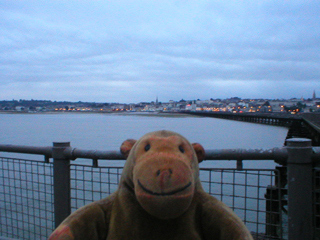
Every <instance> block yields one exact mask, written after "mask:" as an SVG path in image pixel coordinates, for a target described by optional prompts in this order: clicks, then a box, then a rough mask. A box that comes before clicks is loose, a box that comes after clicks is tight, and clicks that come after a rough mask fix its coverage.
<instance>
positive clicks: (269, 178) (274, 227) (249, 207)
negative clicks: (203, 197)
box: [200, 169, 287, 239]
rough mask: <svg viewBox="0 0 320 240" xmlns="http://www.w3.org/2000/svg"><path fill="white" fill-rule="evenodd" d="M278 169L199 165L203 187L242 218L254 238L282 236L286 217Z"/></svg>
mask: <svg viewBox="0 0 320 240" xmlns="http://www.w3.org/2000/svg"><path fill="white" fill-rule="evenodd" d="M279 174H280V172H279V171H278V170H274V169H272V170H265V169H264V170H257V169H251V170H250V169H249V170H241V171H238V170H236V169H201V170H200V178H201V180H202V185H203V187H204V190H205V191H207V192H208V193H209V194H211V195H212V196H215V197H216V198H218V199H219V200H221V201H222V202H224V203H225V204H227V205H228V206H229V207H231V208H232V209H233V210H234V212H235V213H236V214H237V215H238V216H239V217H240V218H241V219H242V220H243V221H244V223H245V224H246V226H247V227H248V228H249V230H250V231H251V232H252V233H253V235H254V237H255V238H257V239H285V238H286V235H287V219H286V214H284V212H285V208H284V206H285V205H286V201H285V194H286V191H285V189H282V185H281V183H280V178H279V177H276V176H279Z"/></svg>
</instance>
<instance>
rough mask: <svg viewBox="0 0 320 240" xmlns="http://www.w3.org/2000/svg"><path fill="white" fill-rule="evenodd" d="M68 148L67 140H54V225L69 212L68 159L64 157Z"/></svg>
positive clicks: (57, 224) (56, 225)
mask: <svg viewBox="0 0 320 240" xmlns="http://www.w3.org/2000/svg"><path fill="white" fill-rule="evenodd" d="M67 148H70V143H69V142H54V143H53V149H52V158H53V184H54V187H53V191H54V221H55V227H58V226H59V224H60V223H61V222H62V221H63V220H64V219H65V218H66V217H67V216H68V215H69V214H70V213H71V204H70V159H67V158H66V157H65V154H64V152H65V150H66V149H67Z"/></svg>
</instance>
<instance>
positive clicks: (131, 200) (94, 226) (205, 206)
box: [49, 131, 252, 240]
mask: <svg viewBox="0 0 320 240" xmlns="http://www.w3.org/2000/svg"><path fill="white" fill-rule="evenodd" d="M121 152H122V153H123V154H124V155H125V156H126V157H127V161H126V164H125V166H124V169H123V173H122V176H121V179H120V184H119V188H118V190H117V191H116V192H115V193H113V194H112V195H111V196H109V197H107V198H105V199H102V200H100V201H97V202H94V203H91V204H89V205H87V206H84V207H82V208H80V209H78V210H77V211H75V212H74V213H73V214H71V215H70V216H69V217H68V218H67V219H66V220H65V221H64V222H63V223H62V224H61V225H60V226H59V227H58V228H57V229H56V230H55V232H54V233H53V234H52V235H51V237H50V238H49V239H50V240H55V239H108V240H119V239H130V240H135V239H155V240H156V239H168V240H169V239H190V240H191V239H193V240H194V239H195V240H196V239H221V240H222V239H226V240H228V239H248V240H249V239H252V237H251V235H250V233H249V231H248V230H247V228H246V227H245V225H244V224H243V223H242V221H241V220H240V219H239V218H238V217H237V216H236V215H235V214H234V213H233V212H232V211H231V210H230V208H228V207H227V206H226V205H225V204H224V203H222V202H220V201H218V200H217V199H216V198H214V197H212V196H210V195H209V194H207V193H206V192H204V190H203V189H202V186H201V182H200V180H199V167H198V162H201V161H202V160H203V159H204V157H205V152H204V149H203V147H202V146H201V145H200V144H198V143H197V144H193V145H191V144H190V143H189V142H188V141H187V140H186V139H185V138H184V137H182V136H181V135H179V134H177V133H174V132H169V131H158V132H153V133H149V134H146V135H145V136H143V137H142V138H140V139H139V140H138V141H135V140H132V139H130V140H127V141H125V142H124V143H123V144H122V146H121Z"/></svg>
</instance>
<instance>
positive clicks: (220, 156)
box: [0, 144, 320, 164]
mask: <svg viewBox="0 0 320 240" xmlns="http://www.w3.org/2000/svg"><path fill="white" fill-rule="evenodd" d="M53 148H54V147H49V146H47V147H39V146H25V145H9V144H0V152H14V153H25V154H37V155H44V156H45V157H46V159H48V158H52V157H53V156H52V151H53ZM312 149H313V155H312V159H313V160H314V161H315V162H318V161H320V147H313V148H312ZM205 152H206V155H205V159H204V160H237V161H242V160H274V161H275V162H277V163H279V164H285V163H286V159H287V158H288V152H287V147H282V148H271V149H243V148H235V149H208V150H205ZM63 156H64V157H65V158H66V159H71V160H75V159H77V158H86V159H94V160H98V159H101V160H125V157H124V156H123V155H122V154H121V153H120V151H115V150H114V151H101V150H85V149H79V148H72V147H66V148H65V149H64V151H63Z"/></svg>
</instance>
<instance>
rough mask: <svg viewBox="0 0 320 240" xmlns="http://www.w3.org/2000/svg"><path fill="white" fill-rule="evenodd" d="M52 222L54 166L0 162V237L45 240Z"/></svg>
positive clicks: (9, 161) (9, 160)
mask: <svg viewBox="0 0 320 240" xmlns="http://www.w3.org/2000/svg"><path fill="white" fill-rule="evenodd" d="M53 219H54V210H53V178H52V164H48V163H44V162H39V161H30V160H22V159H12V158H0V220H1V224H0V235H1V236H5V237H10V238H19V239H46V238H47V237H48V235H49V234H50V233H51V232H52V230H53V226H54V223H53Z"/></svg>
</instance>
